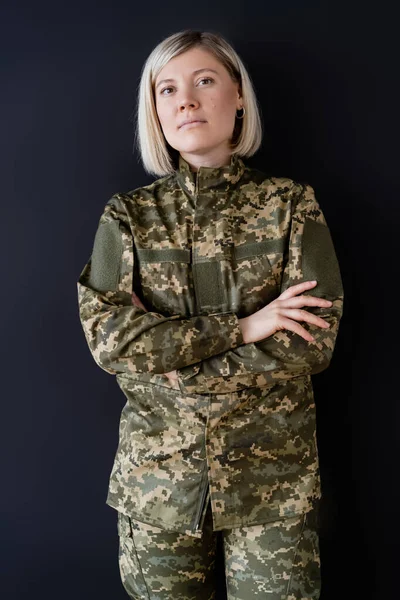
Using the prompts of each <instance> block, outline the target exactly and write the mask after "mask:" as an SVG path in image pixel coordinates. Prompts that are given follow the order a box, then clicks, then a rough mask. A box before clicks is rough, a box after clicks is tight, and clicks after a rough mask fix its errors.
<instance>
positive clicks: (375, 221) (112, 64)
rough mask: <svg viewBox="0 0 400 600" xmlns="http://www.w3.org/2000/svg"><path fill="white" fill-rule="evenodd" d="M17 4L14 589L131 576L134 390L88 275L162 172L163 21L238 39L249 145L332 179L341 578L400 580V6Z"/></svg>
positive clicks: (4, 565) (6, 381) (335, 519)
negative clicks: (120, 202) (119, 371)
mask: <svg viewBox="0 0 400 600" xmlns="http://www.w3.org/2000/svg"><path fill="white" fill-rule="evenodd" d="M0 17H1V36H0V45H1V68H2V77H1V88H2V89H1V92H2V93H1V96H2V104H3V106H2V110H1V120H2V134H1V147H2V150H1V165H2V172H3V175H2V177H1V188H2V202H1V210H2V235H1V236H0V239H1V243H2V246H1V253H0V254H1V257H2V262H3V264H4V267H5V268H4V269H3V270H2V273H4V277H2V280H3V281H2V284H3V285H2V292H1V312H2V318H1V323H2V336H1V356H2V360H1V365H2V373H3V377H2V380H3V388H4V391H3V392H2V409H3V410H2V419H1V426H2V433H1V444H2V448H1V461H2V464H1V529H2V534H1V550H0V552H1V557H0V569H1V579H2V581H1V588H0V590H1V595H2V598H4V599H7V600H14V599H15V600H17V599H18V600H20V599H22V598H28V597H29V598H40V599H41V600H54V599H55V598H57V600H64V599H65V600H66V599H68V600H70V599H71V598H73V599H74V600H83V599H85V600H87V599H95V598H96V600H102V599H107V600H111V599H112V600H117V599H119V598H120V599H121V600H122V599H123V598H127V596H126V594H125V591H124V590H123V588H122V584H121V582H120V577H119V572H118V564H117V546H118V540H117V531H116V513H115V512H114V510H113V509H111V508H109V507H108V506H107V505H106V504H105V497H106V491H107V486H108V477H109V473H110V470H111V466H112V462H113V459H114V454H115V451H116V447H117V435H118V421H119V415H120V411H121V409H122V406H123V404H124V397H123V395H122V393H121V391H120V390H119V388H118V386H117V383H116V381H115V380H114V378H113V377H112V376H110V375H108V374H107V373H106V372H104V371H102V370H101V369H99V368H98V367H97V365H96V364H95V362H94V361H93V358H92V357H91V355H90V353H89V350H88V348H87V346H86V342H85V340H84V336H83V331H82V329H81V326H80V323H79V320H78V306H77V294H76V281H77V278H78V276H79V274H80V271H81V269H82V268H83V266H84V264H85V262H86V261H87V259H88V258H89V255H90V253H91V249H92V243H93V238H94V234H95V230H96V227H97V222H98V219H99V217H100V214H101V212H102V210H103V207H104V205H105V203H106V202H107V200H108V199H109V198H110V196H111V195H112V194H113V193H115V192H117V191H127V190H130V189H133V188H135V187H139V186H141V185H145V184H146V183H150V181H151V180H152V178H151V177H149V176H147V175H146V174H145V173H144V171H143V169H142V167H141V164H140V161H139V157H138V155H137V154H136V153H133V151H132V144H133V123H132V115H133V112H134V109H135V106H136V90H137V85H138V83H139V77H140V70H141V67H142V65H143V63H144V61H145V59H146V57H147V56H148V54H149V53H150V51H151V50H152V48H153V47H154V46H155V45H156V43H158V42H159V41H161V39H163V38H164V37H166V36H167V35H169V34H171V33H174V32H176V31H180V30H182V29H185V28H189V27H190V28H194V29H202V30H211V31H215V32H220V33H221V34H222V35H224V36H225V37H226V38H227V39H228V40H229V41H230V42H231V43H232V44H233V45H234V47H235V49H236V50H237V51H238V52H239V54H240V56H241V57H242V59H243V60H244V62H245V64H246V66H247V68H248V70H249V72H250V75H251V77H252V79H253V82H254V85H255V88H256V92H257V96H258V98H259V101H260V104H261V108H262V114H263V121H264V131H265V133H264V141H263V147H262V149H261V150H260V151H259V152H258V153H257V155H256V156H254V157H253V158H252V159H249V160H248V163H249V164H250V165H251V166H255V167H257V168H259V169H261V170H263V171H265V172H268V173H270V174H273V175H275V176H288V177H291V178H293V179H297V180H302V181H307V182H309V183H310V184H311V185H312V186H313V187H314V190H315V192H316V196H317V199H318V200H319V202H320V204H321V207H322V208H323V211H324V214H325V216H326V219H327V222H328V224H329V227H330V230H331V233H332V237H333V239H334V243H335V247H336V250H337V256H338V259H339V263H340V265H341V271H342V277H343V282H344V288H345V310H344V316H343V319H342V323H341V328H340V332H339V337H338V340H337V345H336V350H335V354H334V358H333V361H332V363H331V366H330V368H329V369H328V370H327V371H325V372H323V373H321V374H319V375H317V376H315V377H314V389H315V396H316V401H317V407H318V443H319V449H320V458H321V474H322V485H323V491H324V501H323V504H322V531H321V557H322V573H323V593H322V596H321V599H322V600H333V599H334V600H337V599H339V598H340V600H347V599H353V598H355V599H358V598H363V600H367V599H374V600H375V599H377V600H380V599H386V598H397V597H398V581H397V580H398V578H397V562H398V556H399V551H398V547H399V544H398V537H399V533H400V528H399V524H398V519H397V509H398V506H399V499H400V498H399V493H398V489H397V481H396V480H398V479H399V466H398V457H399V434H398V430H399V425H398V423H399V409H398V404H399V403H398V392H397V386H396V385H395V380H396V378H397V377H396V376H397V369H396V367H397V364H396V363H397V356H398V350H397V348H398V346H397V338H396V330H397V321H398V310H397V309H398V304H399V297H398V294H397V292H396V284H397V281H396V279H397V273H398V263H397V259H396V254H395V250H396V249H397V243H396V242H397V241H398V235H399V234H398V218H399V209H398V203H399V192H398V173H399V167H398V162H399V152H398V139H399V130H398V123H397V112H398V103H399V98H398V95H397V88H396V82H397V79H398V50H399V48H398V47H396V39H397V36H398V25H397V20H396V18H395V14H394V10H393V9H392V7H391V6H390V5H388V4H385V3H382V2H379V3H377V4H376V5H374V4H370V5H368V6H367V5H366V4H365V3H362V2H360V3H358V2H350V3H340V2H317V1H315V2H314V1H306V2H300V1H297V2H296V1H289V0H287V1H281V2H279V3H278V2H264V3H262V4H258V3H256V2H245V3H243V2H237V1H233V0H231V1H229V2H228V1H227V0H224V1H222V2H219V3H218V4H215V3H213V5H212V7H211V6H207V5H206V4H200V3H194V4H192V5H191V4H190V3H183V4H182V3H174V4H170V3H167V2H159V1H157V0H156V1H155V2H152V3H134V2H114V3H113V4H111V2H109V3H84V2H82V3H76V4H75V5H74V4H73V3H72V4H71V3H65V4H64V3H53V4H50V3H49V4H46V3H40V2H39V3H37V2H34V3H32V4H28V3H25V4H23V3H18V2H13V3H11V2H8V5H7V4H3V5H2V8H1V13H0ZM220 569H221V565H220ZM220 577H221V578H222V577H223V574H222V571H220ZM220 598H221V599H222V598H223V594H222V593H221V594H220Z"/></svg>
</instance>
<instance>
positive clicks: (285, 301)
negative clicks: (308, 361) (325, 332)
mask: <svg viewBox="0 0 400 600" xmlns="http://www.w3.org/2000/svg"><path fill="white" fill-rule="evenodd" d="M316 284H317V282H316V281H303V282H302V283H299V284H297V285H292V286H290V287H289V288H288V289H287V290H285V291H284V292H282V294H281V295H280V296H278V298H276V299H275V300H273V301H272V302H270V303H269V304H267V305H266V306H264V307H263V308H261V309H260V310H258V311H257V312H255V313H254V314H252V315H250V316H249V317H244V318H243V319H239V326H240V328H241V330H242V334H243V340H244V343H245V344H248V343H252V342H258V341H260V340H263V339H265V338H267V337H269V336H270V335H273V334H274V333H275V332H276V331H279V330H280V329H288V330H289V331H293V332H294V333H297V334H298V335H300V336H301V337H303V338H304V339H305V340H307V341H309V342H314V341H315V339H314V338H313V336H312V335H311V333H309V332H308V331H307V330H306V329H305V328H304V327H302V326H301V325H300V324H299V323H297V321H305V322H306V323H311V324H313V325H317V326H318V327H323V328H324V329H326V328H328V327H329V323H327V322H326V321H324V319H321V317H318V316H317V315H314V314H313V313H311V312H309V311H307V310H301V307H302V306H320V307H328V306H332V302H331V301H330V300H325V299H324V298H318V297H317V296H298V294H301V293H302V292H304V291H305V290H309V289H310V288H313V287H314V286H315V285H316Z"/></svg>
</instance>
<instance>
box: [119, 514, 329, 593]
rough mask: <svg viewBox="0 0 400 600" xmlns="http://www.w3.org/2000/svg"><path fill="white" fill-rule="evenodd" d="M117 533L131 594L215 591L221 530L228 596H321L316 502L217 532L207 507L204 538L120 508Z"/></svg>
mask: <svg viewBox="0 0 400 600" xmlns="http://www.w3.org/2000/svg"><path fill="white" fill-rule="evenodd" d="M118 533H119V553H118V554H119V568H120V574H121V579H122V583H123V586H124V588H125V590H126V591H127V592H128V595H129V596H130V598H140V599H143V598H157V599H158V600H163V599H165V600H167V599H168V600H169V599H170V598H180V599H181V600H194V599H196V600H197V599H199V598H201V599H202V600H208V599H213V598H215V597H216V595H215V592H216V589H217V585H216V569H215V567H216V549H217V535H221V536H222V540H221V542H222V544H221V547H222V549H223V554H224V569H225V579H226V590H227V597H228V600H233V599H235V600H241V599H243V600H247V599H248V598H253V597H255V598H271V600H288V599H290V600H300V599H301V600H311V599H312V600H315V599H317V598H319V596H320V588H321V580H320V558H319V540H318V526H317V510H316V509H313V510H311V511H309V512H307V513H306V514H302V515H298V516H295V517H292V518H287V519H280V520H277V521H273V522H271V523H265V524H262V525H254V526H249V527H237V528H234V529H225V530H223V531H222V532H221V533H220V534H217V533H216V532H214V531H213V528H212V515H211V511H210V507H208V510H207V514H206V518H205V521H204V526H203V533H202V536H201V538H200V539H195V538H194V537H193V536H190V535H185V534H183V533H176V532H166V531H164V530H162V529H160V528H157V527H154V526H152V525H147V524H143V523H140V522H139V521H135V520H134V519H132V518H130V517H128V516H126V515H124V514H123V513H118Z"/></svg>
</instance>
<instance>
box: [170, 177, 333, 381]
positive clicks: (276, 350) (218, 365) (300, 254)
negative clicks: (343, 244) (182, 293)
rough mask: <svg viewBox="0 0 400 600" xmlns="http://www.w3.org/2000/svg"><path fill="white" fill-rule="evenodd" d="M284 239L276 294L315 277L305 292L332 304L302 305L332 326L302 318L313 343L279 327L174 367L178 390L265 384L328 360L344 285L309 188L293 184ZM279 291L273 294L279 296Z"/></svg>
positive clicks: (311, 369)
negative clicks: (253, 339)
mask: <svg viewBox="0 0 400 600" xmlns="http://www.w3.org/2000/svg"><path fill="white" fill-rule="evenodd" d="M291 198H292V201H291V202H290V203H288V210H289V206H290V210H291V219H290V231H289V233H288V238H289V239H288V243H287V244H286V250H285V254H284V257H283V265H284V267H283V272H282V277H281V286H280V292H279V294H280V293H282V292H283V291H284V290H286V289H287V288H288V287H290V286H292V285H295V284H297V283H300V282H302V281H308V280H313V279H316V280H317V285H316V286H315V287H314V288H312V289H310V290H308V291H306V292H304V294H310V295H313V296H319V297H321V298H327V299H329V300H331V301H332V302H333V304H332V306H331V307H328V308H322V307H303V308H304V309H305V310H309V311H310V312H313V313H314V314H316V315H318V316H320V317H322V318H323V319H324V320H325V321H327V322H328V323H329V325H330V327H329V329H328V328H326V329H323V328H322V327H318V326H316V325H312V324H309V323H306V322H300V324H301V325H302V326H303V327H304V328H305V329H307V330H308V331H310V332H311V333H312V335H313V336H314V338H315V342H308V341H307V340H305V339H304V338H303V337H301V336H300V335H298V334H297V333H294V332H292V331H289V330H286V329H284V330H280V331H277V332H276V333H275V334H273V335H271V336H269V337H267V338H265V339H263V340H261V341H259V342H256V343H249V344H243V345H241V346H239V347H237V348H234V349H229V350H227V351H225V352H223V353H221V354H220V355H218V356H213V357H211V358H209V359H207V360H204V361H202V362H201V364H198V365H193V366H191V367H187V368H183V369H180V370H179V371H178V376H179V383H180V387H181V389H185V390H186V391H188V392H192V393H196V392H197V393H206V392H215V393H217V392H218V391H221V392H222V391H226V390H227V382H228V381H229V384H230V386H231V387H230V389H231V390H235V389H242V388H245V387H252V386H263V385H269V384H271V383H273V382H276V381H279V380H285V379H289V378H292V377H297V376H299V375H304V374H310V375H314V374H316V373H319V372H320V371H323V370H324V369H326V368H327V367H328V365H329V363H330V361H331V358H332V354H333V350H334V347H335V342H336V337H337V334H338V330H339V322H340V319H341V316H342V312H343V299H344V292H343V283H342V278H341V273H340V268H339V264H338V260H337V257H336V253H335V249H334V246H333V241H332V238H331V234H330V231H329V228H328V226H327V223H326V220H325V217H324V215H323V212H322V210H321V207H320V206H319V204H318V202H317V200H316V198H315V194H314V190H313V188H312V187H311V186H310V185H309V184H307V183H296V182H293V186H292V190H291ZM279 294H277V297H278V296H279Z"/></svg>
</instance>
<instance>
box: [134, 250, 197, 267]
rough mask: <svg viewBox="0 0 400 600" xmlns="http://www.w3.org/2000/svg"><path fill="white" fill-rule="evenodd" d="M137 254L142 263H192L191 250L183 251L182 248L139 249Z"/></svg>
mask: <svg viewBox="0 0 400 600" xmlns="http://www.w3.org/2000/svg"><path fill="white" fill-rule="evenodd" d="M137 253H138V257H139V260H140V262H184V263H190V250H183V249H180V248H164V249H160V250H150V249H146V248H138V249H137Z"/></svg>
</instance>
